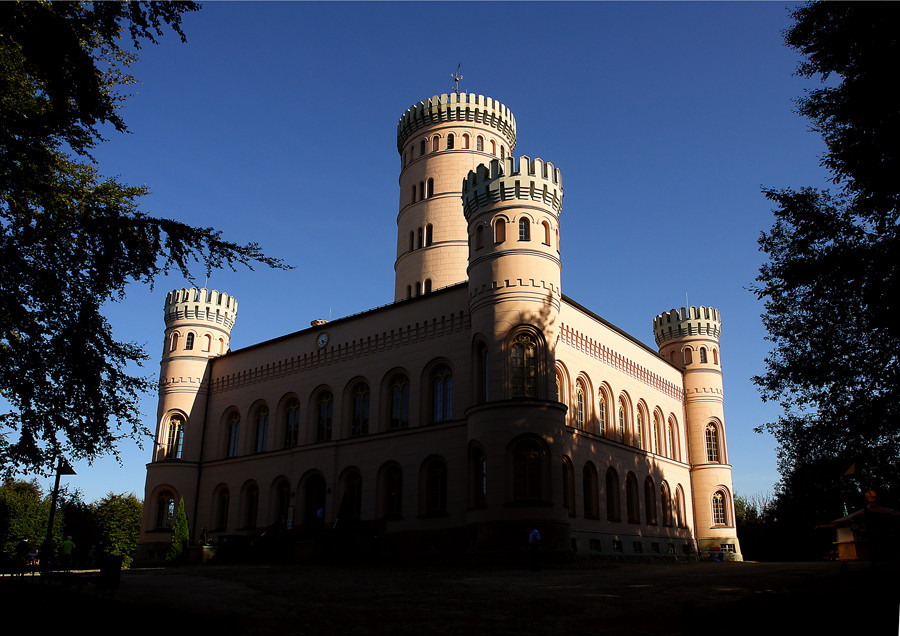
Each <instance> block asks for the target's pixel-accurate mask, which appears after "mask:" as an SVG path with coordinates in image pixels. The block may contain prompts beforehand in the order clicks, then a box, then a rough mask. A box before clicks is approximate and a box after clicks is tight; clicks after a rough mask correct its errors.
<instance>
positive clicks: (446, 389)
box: [431, 364, 453, 422]
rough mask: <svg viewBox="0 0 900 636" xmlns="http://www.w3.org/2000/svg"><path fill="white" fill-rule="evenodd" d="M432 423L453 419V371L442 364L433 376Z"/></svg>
mask: <svg viewBox="0 0 900 636" xmlns="http://www.w3.org/2000/svg"><path fill="white" fill-rule="evenodd" d="M431 405H432V410H431V421H432V422H444V421H447V420H451V419H453V371H451V370H450V367H448V366H447V365H446V364H442V365H441V366H439V367H438V368H437V369H435V370H434V372H433V373H432V375H431Z"/></svg>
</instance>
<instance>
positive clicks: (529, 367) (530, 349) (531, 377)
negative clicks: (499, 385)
mask: <svg viewBox="0 0 900 636" xmlns="http://www.w3.org/2000/svg"><path fill="white" fill-rule="evenodd" d="M537 351H538V348H537V341H536V340H535V338H534V336H532V335H531V334H528V333H520V334H518V335H517V336H515V338H513V341H512V346H511V347H510V375H511V377H510V394H511V396H512V397H514V398H517V397H525V398H529V397H537V380H538V377H537V376H538V373H537V365H538V359H537Z"/></svg>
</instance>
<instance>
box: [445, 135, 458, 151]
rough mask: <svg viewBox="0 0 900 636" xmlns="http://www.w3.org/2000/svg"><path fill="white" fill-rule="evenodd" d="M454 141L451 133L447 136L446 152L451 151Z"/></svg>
mask: <svg viewBox="0 0 900 636" xmlns="http://www.w3.org/2000/svg"><path fill="white" fill-rule="evenodd" d="M455 141H456V138H455V137H454V135H453V133H450V134H449V135H447V150H453V144H454V142H455Z"/></svg>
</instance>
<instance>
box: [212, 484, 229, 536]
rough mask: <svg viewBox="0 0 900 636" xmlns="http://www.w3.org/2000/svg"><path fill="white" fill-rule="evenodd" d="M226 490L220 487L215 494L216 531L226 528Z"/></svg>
mask: <svg viewBox="0 0 900 636" xmlns="http://www.w3.org/2000/svg"><path fill="white" fill-rule="evenodd" d="M229 498H230V497H229V493H228V488H226V487H224V486H223V487H222V488H221V489H220V490H219V492H218V493H217V494H216V525H215V529H216V530H225V529H226V528H227V526H228V503H229Z"/></svg>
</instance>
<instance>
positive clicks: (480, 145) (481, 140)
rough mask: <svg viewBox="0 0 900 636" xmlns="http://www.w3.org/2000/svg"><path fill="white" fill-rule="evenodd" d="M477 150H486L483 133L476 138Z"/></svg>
mask: <svg viewBox="0 0 900 636" xmlns="http://www.w3.org/2000/svg"><path fill="white" fill-rule="evenodd" d="M475 150H478V151H479V152H484V137H482V136H481V135H479V136H478V137H476V138H475Z"/></svg>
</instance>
